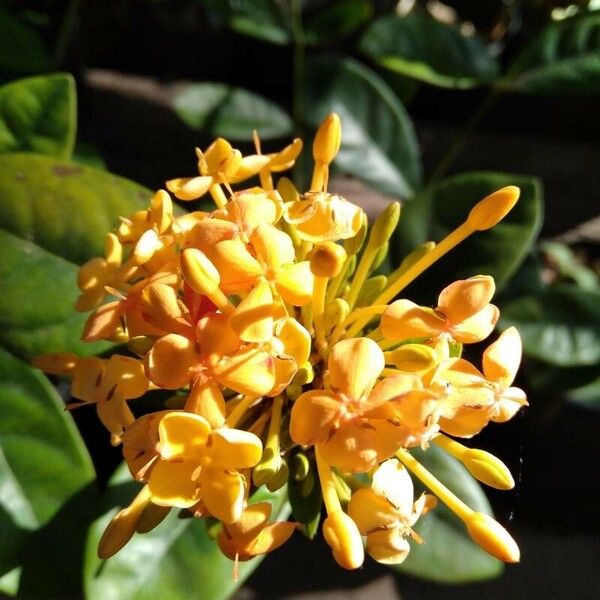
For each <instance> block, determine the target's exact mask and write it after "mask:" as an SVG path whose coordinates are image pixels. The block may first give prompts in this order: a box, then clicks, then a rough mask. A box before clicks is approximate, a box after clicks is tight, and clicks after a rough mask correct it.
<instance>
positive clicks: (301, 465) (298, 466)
mask: <svg viewBox="0 0 600 600" xmlns="http://www.w3.org/2000/svg"><path fill="white" fill-rule="evenodd" d="M309 471H310V462H309V460H308V458H307V457H306V454H303V453H302V452H298V454H295V455H294V457H293V458H292V475H293V477H294V481H304V479H306V476H307V475H308V473H309Z"/></svg>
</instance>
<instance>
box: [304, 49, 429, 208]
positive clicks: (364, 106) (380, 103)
mask: <svg viewBox="0 0 600 600" xmlns="http://www.w3.org/2000/svg"><path fill="white" fill-rule="evenodd" d="M304 84H305V87H304V98H303V102H304V104H303V106H304V109H305V111H306V113H305V119H306V121H307V125H308V126H309V127H311V128H316V127H317V126H318V124H319V123H320V122H321V120H322V119H323V118H324V117H325V116H326V115H327V114H328V113H330V112H331V111H336V112H337V113H338V114H339V115H340V118H341V121H342V146H341V150H340V153H339V154H338V156H337V158H336V161H335V165H336V167H337V168H339V169H340V170H342V171H344V172H345V173H348V174H350V175H352V176H354V177H358V178H359V179H362V180H363V181H365V182H367V183H368V184H370V185H372V186H373V187H375V188H377V189H379V190H381V191H383V192H384V193H387V194H390V195H391V196H394V197H399V198H402V199H409V198H411V197H412V196H413V194H414V192H415V189H416V188H417V187H418V186H419V184H420V181H421V163H420V158H419V148H418V144H417V139H416V136H415V132H414V129H413V126H412V123H411V121H410V119H409V117H408V115H407V114H406V111H405V110H404V107H403V106H402V104H401V103H400V101H399V100H398V99H397V98H396V96H395V95H394V93H393V92H392V91H391V90H390V88H389V87H388V86H387V84H386V83H385V82H384V81H383V80H382V79H381V78H380V77H379V76H378V75H376V74H375V73H374V72H373V71H371V70H370V69H368V68H367V67H365V66H363V65H361V64H359V63H358V62H356V61H354V60H352V59H340V58H336V57H332V56H319V57H316V58H313V59H311V60H308V61H307V65H306V73H305V82H304Z"/></svg>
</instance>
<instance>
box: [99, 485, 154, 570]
mask: <svg viewBox="0 0 600 600" xmlns="http://www.w3.org/2000/svg"><path fill="white" fill-rule="evenodd" d="M150 497H151V496H150V491H149V490H148V486H144V487H143V488H142V489H141V491H140V493H139V494H138V495H137V496H136V497H135V499H134V500H133V502H132V503H131V504H130V505H129V506H128V507H126V508H124V509H123V510H121V511H119V512H118V513H117V514H116V515H115V516H114V517H113V519H112V521H111V522H110V523H109V524H108V527H107V528H106V529H105V530H104V533H103V534H102V537H101V538H100V542H99V544H98V558H101V559H103V560H105V559H107V558H110V557H111V556H114V555H115V554H116V553H117V552H118V551H119V550H121V548H123V546H125V544H126V543H127V542H128V541H129V540H130V539H131V538H132V536H133V534H134V533H135V530H136V527H137V524H138V520H139V518H140V515H141V514H142V511H143V510H144V509H145V508H146V507H147V506H148V504H149V503H150Z"/></svg>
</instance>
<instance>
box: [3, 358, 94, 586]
mask: <svg viewBox="0 0 600 600" xmlns="http://www.w3.org/2000/svg"><path fill="white" fill-rule="evenodd" d="M0 397H1V398H2V418H1V419H0V532H1V533H2V544H1V545H0V575H4V574H6V573H8V572H10V571H12V570H13V569H14V568H15V567H17V566H18V565H19V564H20V561H21V559H22V558H24V557H23V548H24V547H25V544H26V542H27V538H28V536H29V534H30V533H31V532H34V531H36V530H38V529H40V528H42V527H44V526H45V525H47V524H48V523H49V522H50V521H51V520H52V519H53V518H54V516H55V515H56V514H57V513H58V511H59V510H60V509H61V507H62V505H63V504H64V503H65V502H66V501H67V499H68V498H69V497H71V496H73V495H74V494H76V493H77V492H78V491H79V490H81V489H83V488H84V487H85V486H86V485H87V484H88V483H89V482H90V481H91V480H92V479H93V478H94V469H93V466H92V463H91V460H90V458H89V456H88V454H87V451H86V449H85V446H84V444H83V442H82V441H81V438H80V436H79V433H78V432H77V429H76V428H75V425H74V423H73V421H72V419H71V416H70V415H69V414H68V413H67V412H65V410H64V404H63V402H62V400H61V398H60V397H59V396H58V394H57V393H56V391H55V390H54V388H53V387H52V386H51V385H50V383H49V382H48V380H47V379H46V378H45V377H44V376H43V375H42V374H41V373H40V372H39V371H37V370H35V369H33V368H32V367H30V366H29V365H27V364H26V363H24V362H22V361H21V360H19V359H17V358H16V357H14V356H12V355H11V354H9V353H8V352H6V351H5V350H4V349H2V348H0Z"/></svg>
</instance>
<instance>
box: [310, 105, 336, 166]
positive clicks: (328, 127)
mask: <svg viewBox="0 0 600 600" xmlns="http://www.w3.org/2000/svg"><path fill="white" fill-rule="evenodd" d="M341 141H342V126H341V123H340V118H339V116H338V115H337V114H336V113H333V112H332V113H329V115H327V117H325V120H324V121H323V122H322V123H321V125H319V129H318V130H317V135H316V136H315V141H314V143H313V157H314V159H315V161H316V162H319V163H322V164H324V165H328V164H329V163H330V162H331V161H333V159H334V158H335V156H336V154H337V153H338V151H339V149H340V143H341Z"/></svg>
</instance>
